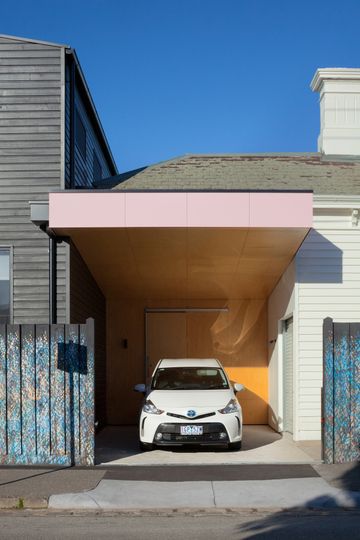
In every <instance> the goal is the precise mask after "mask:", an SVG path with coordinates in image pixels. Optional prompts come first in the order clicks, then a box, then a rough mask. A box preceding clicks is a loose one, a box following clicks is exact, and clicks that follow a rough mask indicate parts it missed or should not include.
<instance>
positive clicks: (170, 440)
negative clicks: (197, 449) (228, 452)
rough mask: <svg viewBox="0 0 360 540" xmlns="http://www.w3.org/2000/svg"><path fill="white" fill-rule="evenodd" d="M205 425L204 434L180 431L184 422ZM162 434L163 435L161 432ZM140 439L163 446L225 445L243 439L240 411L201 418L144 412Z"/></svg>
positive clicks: (185, 424) (187, 424)
mask: <svg viewBox="0 0 360 540" xmlns="http://www.w3.org/2000/svg"><path fill="white" fill-rule="evenodd" d="M189 425H192V426H202V427H203V434H202V435H181V433H180V428H181V426H189ZM159 434H161V437H160V436H159ZM139 435H140V441H141V442H143V443H149V444H156V445H161V446H174V445H183V444H193V445H194V444H202V445H214V444H215V445H224V444H229V443H233V442H239V441H241V439H242V416H241V412H237V413H230V414H221V413H216V414H214V415H213V416H211V417H210V418H207V419H201V420H196V419H195V420H184V419H180V418H174V417H171V416H169V415H167V414H166V413H163V414H160V415H152V414H146V413H142V414H141V418H140V433H139Z"/></svg>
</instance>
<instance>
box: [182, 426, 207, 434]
mask: <svg viewBox="0 0 360 540" xmlns="http://www.w3.org/2000/svg"><path fill="white" fill-rule="evenodd" d="M202 434H203V426H180V435H202Z"/></svg>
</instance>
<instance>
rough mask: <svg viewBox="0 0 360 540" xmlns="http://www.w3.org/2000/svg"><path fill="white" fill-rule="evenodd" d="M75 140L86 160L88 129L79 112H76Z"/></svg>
mask: <svg viewBox="0 0 360 540" xmlns="http://www.w3.org/2000/svg"><path fill="white" fill-rule="evenodd" d="M75 140H76V145H77V147H78V149H79V150H80V153H81V155H82V157H83V158H84V159H85V160H86V129H85V126H84V124H83V121H82V120H81V117H80V114H79V111H76V115H75Z"/></svg>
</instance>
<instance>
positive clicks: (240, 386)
mask: <svg viewBox="0 0 360 540" xmlns="http://www.w3.org/2000/svg"><path fill="white" fill-rule="evenodd" d="M244 388H245V386H244V385H243V384H241V383H238V382H236V383H235V384H234V390H235V392H241V390H244Z"/></svg>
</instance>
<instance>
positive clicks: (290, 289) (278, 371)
mask: <svg viewBox="0 0 360 540" xmlns="http://www.w3.org/2000/svg"><path fill="white" fill-rule="evenodd" d="M295 276H296V274H295V262H294V261H293V262H292V263H290V265H289V266H288V268H287V269H286V271H285V272H284V274H283V275H282V277H281V279H280V281H279V282H278V284H277V285H276V287H275V289H274V290H273V292H272V293H271V295H270V297H269V300H268V339H269V424H270V426H271V427H272V428H273V429H275V430H276V431H282V428H283V425H282V418H283V413H282V408H283V390H282V358H283V355H282V346H283V344H282V333H281V321H283V320H284V319H287V318H288V317H290V316H291V315H293V316H294V331H295V325H296V312H295V287H296V284H295ZM295 335H296V331H295ZM295 359H296V351H295V347H294V362H296V360H295Z"/></svg>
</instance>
